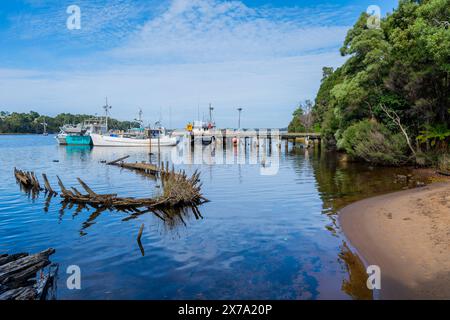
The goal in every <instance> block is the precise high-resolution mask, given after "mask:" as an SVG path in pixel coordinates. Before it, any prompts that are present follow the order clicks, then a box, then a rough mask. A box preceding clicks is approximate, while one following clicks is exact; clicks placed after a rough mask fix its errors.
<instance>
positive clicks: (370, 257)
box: [339, 182, 450, 299]
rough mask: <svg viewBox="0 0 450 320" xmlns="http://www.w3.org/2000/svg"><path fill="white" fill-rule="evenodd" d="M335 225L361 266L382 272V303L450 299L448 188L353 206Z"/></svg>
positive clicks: (445, 185) (431, 188)
mask: <svg viewBox="0 0 450 320" xmlns="http://www.w3.org/2000/svg"><path fill="white" fill-rule="evenodd" d="M339 221H340V224H341V227H342V229H343V231H344V234H345V236H346V237H347V238H348V240H349V241H350V243H351V244H352V245H353V246H354V247H355V248H356V249H357V251H358V253H359V254H360V255H361V256H362V258H363V260H364V261H365V263H366V264H368V265H378V266H379V267H380V268H381V290H380V298H381V299H450V183H448V182H445V183H435V184H432V185H428V186H425V187H421V188H416V189H412V190H405V191H400V192H396V193H392V194H388V195H383V196H378V197H374V198H369V199H366V200H362V201H358V202H356V203H353V204H351V205H349V206H347V207H345V208H344V209H343V210H341V212H340V216H339Z"/></svg>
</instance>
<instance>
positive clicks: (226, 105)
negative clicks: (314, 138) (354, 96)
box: [0, 0, 348, 127]
mask: <svg viewBox="0 0 450 320" xmlns="http://www.w3.org/2000/svg"><path fill="white" fill-rule="evenodd" d="M115 4H116V5H117V6H119V5H123V6H122V7H121V8H123V12H125V13H126V12H134V14H135V15H138V13H136V12H137V11H136V8H132V7H130V6H128V2H126V1H123V0H120V1H119V0H117V1H116V2H115ZM341 10H342V12H339V11H336V10H335V9H334V8H325V9H324V8H277V9H275V8H270V7H263V8H249V7H247V6H245V5H244V4H243V3H242V2H240V1H228V2H224V1H219V0H189V1H188V0H175V1H172V2H171V5H170V6H168V7H167V8H165V10H161V11H157V13H155V15H154V16H152V17H151V18H149V19H147V20H146V22H145V23H142V24H141V25H140V27H138V26H137V25H135V24H133V25H132V27H130V29H127V27H126V26H127V23H128V22H126V21H125V22H123V21H122V22H120V21H119V23H118V24H117V26H119V27H117V26H112V27H111V30H117V32H118V33H119V34H120V35H121V37H124V38H126V39H127V40H126V41H125V42H121V44H120V45H118V46H116V48H114V49H112V50H109V51H106V52H104V51H99V52H95V53H93V54H90V55H89V56H86V55H83V56H80V57H78V58H74V57H70V60H69V59H67V60H65V61H66V64H67V66H68V68H67V69H66V71H64V70H63V69H58V70H57V71H52V72H50V71H29V70H13V69H9V68H4V69H0V88H1V90H0V103H1V105H0V109H2V108H5V109H8V110H9V111H29V110H31V109H33V110H36V111H38V112H40V113H50V114H56V113H59V112H72V113H74V112H77V113H96V112H98V113H100V112H101V108H100V106H101V105H102V104H103V101H104V97H105V96H108V97H109V99H110V101H111V104H112V105H113V115H114V116H116V117H118V118H122V119H132V118H134V117H135V116H136V115H135V113H136V112H137V110H138V108H139V107H142V108H143V110H144V113H145V116H146V119H147V120H148V121H155V120H157V118H158V117H159V113H160V110H161V109H162V114H163V120H165V122H166V125H167V124H168V120H169V119H168V115H169V112H168V110H167V109H168V107H171V109H172V121H171V122H172V124H173V125H175V126H178V127H181V126H183V125H185V124H186V122H187V121H190V120H193V118H194V117H196V115H197V106H198V105H199V104H200V106H201V108H202V110H206V106H207V104H208V103H209V102H212V103H213V104H214V106H215V107H216V109H215V114H216V120H217V123H218V124H219V125H220V126H224V127H229V126H234V125H235V124H236V123H235V122H236V121H235V115H236V110H235V109H236V107H237V106H243V107H244V113H243V121H242V123H243V125H244V126H247V127H284V126H286V125H287V124H288V122H289V121H290V118H291V113H292V111H293V108H294V107H295V105H296V104H297V103H298V101H300V100H303V99H306V98H310V99H313V98H314V96H315V94H316V92H317V89H318V87H319V85H320V79H321V77H322V67H323V66H333V67H337V66H339V65H341V64H342V62H343V58H342V57H340V55H339V53H338V50H337V47H338V46H339V45H340V44H341V43H342V41H343V39H344V37H345V33H346V31H347V29H348V27H345V26H339V25H337V24H336V23H333V19H335V18H336V17H337V16H339V15H340V14H342V15H345V12H346V9H345V8H341ZM123 12H122V13H116V14H111V15H106V16H104V17H103V18H104V19H103V20H101V21H98V22H97V23H98V25H94V24H92V25H90V28H92V30H97V29H102V28H103V27H104V25H105V24H108V23H113V22H114V21H115V19H119V20H120V17H121V16H122V15H123V14H124V13H123ZM41 30H46V29H45V28H44V29H41ZM130 30H131V31H130ZM41 32H42V31H41ZM45 32H47V31H45ZM112 35H114V32H113V33H112ZM112 35H109V36H106V38H105V36H104V35H103V36H95V35H92V36H89V37H90V38H89V39H91V40H92V39H107V38H108V37H111V36H112ZM102 37H103V38H102ZM63 60H64V59H63ZM58 61H59V62H61V61H60V60H58ZM58 65H61V63H59V64H58ZM69 70H70V71H69Z"/></svg>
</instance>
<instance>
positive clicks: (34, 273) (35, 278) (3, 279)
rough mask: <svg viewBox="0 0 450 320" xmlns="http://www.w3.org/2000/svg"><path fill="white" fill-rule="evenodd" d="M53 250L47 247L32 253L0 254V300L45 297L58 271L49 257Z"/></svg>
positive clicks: (52, 285)
mask: <svg viewBox="0 0 450 320" xmlns="http://www.w3.org/2000/svg"><path fill="white" fill-rule="evenodd" d="M54 252H55V249H52V248H49V249H47V250H44V251H42V252H39V253H36V254H32V255H30V254H28V253H17V254H11V255H9V254H0V300H43V299H46V297H47V293H48V292H49V290H50V289H51V288H52V287H54V281H55V278H56V274H57V271H58V265H57V264H54V263H53V264H52V263H51V262H50V259H49V257H50V255H52V254H53V253H54ZM47 266H49V268H48V271H47V272H46V274H44V269H45V268H46V267H47ZM38 273H39V275H38Z"/></svg>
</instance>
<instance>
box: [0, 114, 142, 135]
mask: <svg viewBox="0 0 450 320" xmlns="http://www.w3.org/2000/svg"><path fill="white" fill-rule="evenodd" d="M92 117H93V116H92V115H87V114H70V113H61V114H58V115H57V116H56V117H49V116H44V115H40V114H39V113H37V112H35V111H30V112H28V113H18V112H12V113H9V112H6V111H0V133H43V132H44V126H43V123H44V122H45V123H47V132H49V133H56V132H59V128H60V127H62V126H63V125H65V124H75V125H76V124H78V123H81V122H83V121H84V120H87V119H90V118H92ZM136 126H139V124H138V123H136V122H133V121H119V120H116V119H111V118H110V119H108V127H109V128H110V129H114V130H127V129H129V128H130V127H136Z"/></svg>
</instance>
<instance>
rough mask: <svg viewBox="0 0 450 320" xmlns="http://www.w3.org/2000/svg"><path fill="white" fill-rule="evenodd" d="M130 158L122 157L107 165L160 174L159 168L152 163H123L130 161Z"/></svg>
mask: <svg viewBox="0 0 450 320" xmlns="http://www.w3.org/2000/svg"><path fill="white" fill-rule="evenodd" d="M129 157H130V156H125V157H121V158H119V159H116V160H114V161H111V162H108V163H107V165H112V166H118V167H121V168H125V169H130V170H136V171H141V172H145V173H150V174H158V173H159V172H160V170H159V168H158V167H157V166H155V165H153V164H151V163H147V162H145V161H142V162H134V163H133V162H123V160H125V159H128V158H129Z"/></svg>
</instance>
